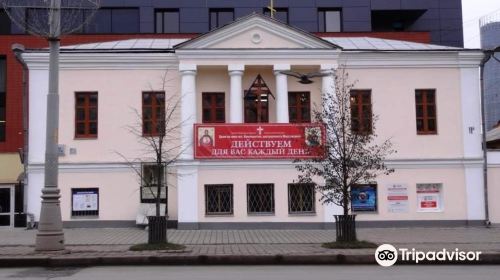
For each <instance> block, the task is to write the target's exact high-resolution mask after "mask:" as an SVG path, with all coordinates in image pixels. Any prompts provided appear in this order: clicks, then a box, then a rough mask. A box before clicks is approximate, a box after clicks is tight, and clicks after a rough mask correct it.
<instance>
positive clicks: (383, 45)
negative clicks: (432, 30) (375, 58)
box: [323, 37, 463, 51]
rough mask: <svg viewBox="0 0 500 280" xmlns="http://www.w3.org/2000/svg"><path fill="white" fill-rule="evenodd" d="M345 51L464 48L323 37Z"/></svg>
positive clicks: (383, 40)
mask: <svg viewBox="0 0 500 280" xmlns="http://www.w3.org/2000/svg"><path fill="white" fill-rule="evenodd" d="M323 39H325V40H327V41H329V42H332V43H334V44H336V45H339V46H341V47H342V48H343V49H344V50H366V51H437V50H441V51H459V50H463V49H462V48H456V47H447V46H439V45H432V44H423V43H416V42H408V41H399V40H390V39H380V38H371V37H323Z"/></svg>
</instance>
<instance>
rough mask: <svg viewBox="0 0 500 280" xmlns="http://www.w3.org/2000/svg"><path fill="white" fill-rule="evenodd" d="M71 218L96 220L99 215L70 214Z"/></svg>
mask: <svg viewBox="0 0 500 280" xmlns="http://www.w3.org/2000/svg"><path fill="white" fill-rule="evenodd" d="M71 219H72V220H97V219H99V215H89V216H71Z"/></svg>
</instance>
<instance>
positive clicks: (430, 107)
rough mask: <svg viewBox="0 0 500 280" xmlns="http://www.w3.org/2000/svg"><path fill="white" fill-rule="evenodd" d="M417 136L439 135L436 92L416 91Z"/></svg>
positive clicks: (430, 90) (429, 90)
mask: <svg viewBox="0 0 500 280" xmlns="http://www.w3.org/2000/svg"><path fill="white" fill-rule="evenodd" d="M415 106H416V108H415V109H416V114H417V116H416V117H417V119H416V121H417V134H437V117H436V90H434V89H417V90H415Z"/></svg>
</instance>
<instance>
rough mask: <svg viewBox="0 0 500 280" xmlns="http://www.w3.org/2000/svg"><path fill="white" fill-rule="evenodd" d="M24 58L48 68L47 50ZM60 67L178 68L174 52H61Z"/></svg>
mask: <svg viewBox="0 0 500 280" xmlns="http://www.w3.org/2000/svg"><path fill="white" fill-rule="evenodd" d="M23 59H24V60H25V61H26V65H27V66H28V68H29V69H30V70H47V69H48V63H49V54H48V53H47V52H28V53H24V54H23ZM59 63H60V64H59V66H60V69H65V70H165V69H177V68H178V64H179V61H178V60H177V57H176V56H175V54H172V53H61V54H60V56H59Z"/></svg>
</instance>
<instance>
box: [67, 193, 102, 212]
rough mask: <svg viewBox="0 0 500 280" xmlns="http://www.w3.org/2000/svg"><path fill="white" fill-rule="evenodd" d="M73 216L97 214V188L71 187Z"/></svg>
mask: <svg viewBox="0 0 500 280" xmlns="http://www.w3.org/2000/svg"><path fill="white" fill-rule="evenodd" d="M71 198H72V200H71V201H72V208H71V213H72V215H73V216H80V215H82V216H84V215H97V214H98V211H99V189H98V188H87V189H71Z"/></svg>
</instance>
